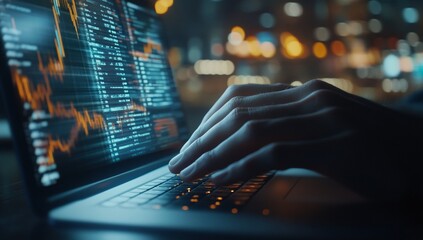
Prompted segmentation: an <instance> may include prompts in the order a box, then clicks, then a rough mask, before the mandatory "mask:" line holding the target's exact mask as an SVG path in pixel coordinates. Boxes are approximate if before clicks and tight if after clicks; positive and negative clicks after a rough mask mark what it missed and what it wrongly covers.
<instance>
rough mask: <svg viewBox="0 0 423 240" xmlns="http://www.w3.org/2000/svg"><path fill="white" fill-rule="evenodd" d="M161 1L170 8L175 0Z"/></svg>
mask: <svg viewBox="0 0 423 240" xmlns="http://www.w3.org/2000/svg"><path fill="white" fill-rule="evenodd" d="M158 1H159V2H162V4H163V5H164V6H166V7H167V8H170V7H171V6H172V5H173V0H158Z"/></svg>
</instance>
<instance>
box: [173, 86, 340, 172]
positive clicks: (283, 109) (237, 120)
mask: <svg viewBox="0 0 423 240" xmlns="http://www.w3.org/2000/svg"><path fill="white" fill-rule="evenodd" d="M326 91H328V90H319V91H318V92H315V93H314V94H310V95H309V96H308V97H306V98H303V99H301V100H300V101H297V102H291V103H287V104H280V105H271V106H265V107H254V108H251V107H249V108H235V109H234V110H232V111H231V112H230V113H229V114H228V115H227V116H226V117H225V118H224V119H223V120H222V121H220V122H219V123H217V124H216V125H214V126H212V127H211V128H210V129H209V130H208V131H207V132H206V133H205V134H204V135H202V136H201V137H199V138H197V139H196V140H195V141H194V142H193V144H191V145H190V146H189V147H187V148H186V149H185V150H184V151H183V152H184V154H183V155H184V156H186V157H184V158H183V159H185V160H184V161H182V163H176V162H175V161H178V160H179V161H180V159H181V156H176V157H175V158H174V159H172V161H171V162H170V163H169V169H170V170H171V171H172V172H177V173H179V172H180V171H181V170H182V169H183V168H185V167H187V166H188V165H189V164H191V163H192V162H193V161H194V160H195V159H197V158H198V157H200V156H201V154H202V153H204V152H207V151H210V150H211V149H213V148H215V147H216V146H217V145H219V144H220V143H221V142H222V141H224V140H225V139H227V138H228V137H230V136H231V135H232V134H234V133H235V132H236V131H238V130H239V128H241V126H242V125H244V124H245V123H246V122H248V121H251V120H260V119H272V118H273V119H277V118H282V117H290V116H295V115H303V114H307V113H312V112H314V111H317V110H320V109H322V108H324V107H326V106H329V104H328V103H339V102H340V101H335V98H337V97H338V96H337V95H338V93H331V92H330V93H326Z"/></svg>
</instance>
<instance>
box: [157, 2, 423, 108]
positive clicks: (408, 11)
mask: <svg viewBox="0 0 423 240" xmlns="http://www.w3.org/2000/svg"><path fill="white" fill-rule="evenodd" d="M155 2H156V3H158V2H160V5H158V7H162V8H164V9H166V11H165V13H166V14H163V19H164V20H165V23H166V26H167V27H166V30H167V31H168V35H169V36H170V38H169V39H170V47H171V48H170V49H169V59H170V63H171V66H172V67H173V69H174V72H175V79H176V81H177V83H178V86H179V87H180V89H181V90H182V93H183V94H181V97H182V99H183V100H184V101H188V102H189V103H191V104H197V105H198V104H200V105H201V104H202V103H203V104H204V105H207V104H210V103H212V102H213V100H215V99H216V98H217V97H218V96H220V94H221V93H222V92H223V91H224V90H225V88H226V87H227V85H228V84H229V85H231V84H245V83H256V82H259V83H261V82H263V83H270V82H282V83H287V84H292V85H300V84H303V83H305V82H307V81H308V80H310V79H315V78H323V79H325V81H328V82H330V83H331V84H333V85H335V86H337V87H340V88H342V89H345V90H346V91H350V92H352V93H354V94H357V95H361V96H364V97H367V98H371V99H374V100H393V99H396V98H398V97H401V96H402V95H404V94H407V93H410V92H411V91H414V90H417V89H419V88H423V43H422V41H421V38H422V36H423V30H422V28H421V26H422V24H423V21H422V18H421V17H420V16H421V12H422V10H423V2H422V1H401V0H392V1H382V0H337V1H323V0H318V1H308V0H282V1H273V0H236V1H214V0H204V1H195V0H192V1H188V0H187V1H175V2H172V1H170V3H172V4H169V3H168V2H167V1H165V0H156V1H155ZM170 6H171V7H172V11H168V9H169V7H170ZM229 62H230V64H229ZM232 69H233V70H232ZM205 96H208V97H209V98H208V99H206V98H205Z"/></svg>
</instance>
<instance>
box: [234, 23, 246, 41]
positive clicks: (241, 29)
mask: <svg viewBox="0 0 423 240" xmlns="http://www.w3.org/2000/svg"><path fill="white" fill-rule="evenodd" d="M231 32H233V33H238V34H239V35H240V36H241V38H242V40H244V39H245V31H244V29H243V28H242V27H240V26H234V27H233V28H232V30H231Z"/></svg>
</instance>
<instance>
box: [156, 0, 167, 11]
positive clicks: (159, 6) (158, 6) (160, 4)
mask: <svg viewBox="0 0 423 240" xmlns="http://www.w3.org/2000/svg"><path fill="white" fill-rule="evenodd" d="M154 9H155V10H156V13H157V14H165V13H166V12H167V10H168V7H167V6H166V5H165V4H164V3H163V1H157V2H156V3H155V4H154Z"/></svg>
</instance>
